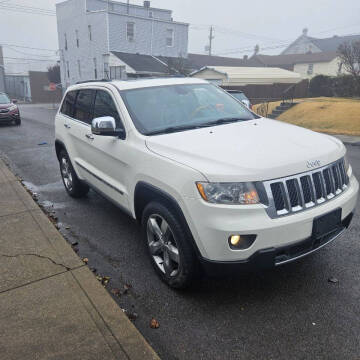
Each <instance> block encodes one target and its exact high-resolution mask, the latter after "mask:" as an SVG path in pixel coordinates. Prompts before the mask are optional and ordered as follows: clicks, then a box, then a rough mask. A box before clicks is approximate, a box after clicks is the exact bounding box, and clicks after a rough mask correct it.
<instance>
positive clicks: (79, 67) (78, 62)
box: [77, 60, 81, 79]
mask: <svg viewBox="0 0 360 360" xmlns="http://www.w3.org/2000/svg"><path fill="white" fill-rule="evenodd" d="M77 64H78V73H79V78H80V79H81V63H80V60H78V61H77Z"/></svg>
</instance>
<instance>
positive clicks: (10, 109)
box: [8, 105, 17, 111]
mask: <svg viewBox="0 0 360 360" xmlns="http://www.w3.org/2000/svg"><path fill="white" fill-rule="evenodd" d="M8 109H9V111H14V110H16V109H17V106H16V105H11V106H10V107H9V108H8Z"/></svg>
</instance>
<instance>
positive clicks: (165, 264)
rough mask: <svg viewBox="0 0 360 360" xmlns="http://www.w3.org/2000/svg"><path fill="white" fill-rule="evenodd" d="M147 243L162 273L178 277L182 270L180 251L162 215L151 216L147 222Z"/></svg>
mask: <svg viewBox="0 0 360 360" xmlns="http://www.w3.org/2000/svg"><path fill="white" fill-rule="evenodd" d="M147 241H148V246H149V251H150V254H151V255H152V257H153V260H154V262H155V264H156V265H157V266H158V268H159V269H160V271H162V272H163V273H164V274H166V275H167V276H168V277H176V275H177V274H178V273H179V269H180V257H179V250H178V247H177V244H176V239H175V237H174V234H173V232H172V231H171V228H170V226H169V224H168V223H167V222H166V220H165V219H164V218H163V217H162V216H160V215H151V216H150V217H149V218H148V221H147Z"/></svg>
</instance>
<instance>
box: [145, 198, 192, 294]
mask: <svg viewBox="0 0 360 360" xmlns="http://www.w3.org/2000/svg"><path fill="white" fill-rule="evenodd" d="M142 230H143V237H144V241H145V243H146V245H147V248H148V253H149V255H150V259H151V263H152V265H153V267H154V268H155V270H156V272H157V274H158V275H159V276H160V278H161V279H162V280H163V281H164V282H165V283H166V284H168V285H169V286H171V287H172V288H175V289H184V288H186V287H188V286H190V285H191V284H192V283H193V281H194V280H195V278H196V277H197V275H198V273H199V264H198V261H197V258H196V255H195V252H194V249H193V247H192V245H191V238H190V236H191V234H189V231H188V229H187V228H186V224H184V222H183V221H182V219H181V217H180V216H179V214H178V213H176V212H175V211H174V210H173V208H171V207H167V206H166V205H165V204H162V203H159V202H151V203H150V204H148V205H147V206H146V207H145V209H144V211H143V214H142Z"/></svg>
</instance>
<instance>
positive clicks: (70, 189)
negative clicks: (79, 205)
mask: <svg viewBox="0 0 360 360" xmlns="http://www.w3.org/2000/svg"><path fill="white" fill-rule="evenodd" d="M59 164H60V173H61V178H62V181H63V183H64V186H65V190H66V191H67V193H68V194H69V195H70V196H71V197H73V198H82V197H84V196H85V195H86V194H87V193H88V192H89V186H88V185H87V184H85V183H84V182H83V181H81V180H80V179H79V178H78V177H77V175H76V173H75V170H74V168H73V166H72V164H71V161H70V158H69V155H68V153H67V152H66V151H65V150H61V151H60V154H59ZM66 166H67V169H65V167H66Z"/></svg>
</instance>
